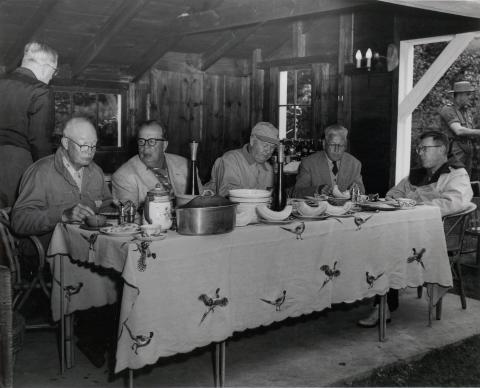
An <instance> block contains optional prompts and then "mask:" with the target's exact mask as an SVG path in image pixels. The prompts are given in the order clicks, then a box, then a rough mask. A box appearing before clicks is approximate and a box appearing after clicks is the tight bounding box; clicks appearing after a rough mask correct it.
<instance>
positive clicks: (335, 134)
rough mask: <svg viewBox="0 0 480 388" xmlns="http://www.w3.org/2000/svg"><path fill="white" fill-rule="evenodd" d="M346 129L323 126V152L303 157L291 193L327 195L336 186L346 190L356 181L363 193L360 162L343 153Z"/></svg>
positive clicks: (296, 194) (302, 195)
mask: <svg viewBox="0 0 480 388" xmlns="http://www.w3.org/2000/svg"><path fill="white" fill-rule="evenodd" d="M347 136H348V130H347V128H345V127H342V126H341V125H339V124H334V125H330V126H328V127H327V128H325V139H324V140H323V142H322V144H323V151H319V152H315V153H314V154H312V155H310V156H308V157H306V158H305V159H303V160H302V162H301V163H300V167H299V168H298V175H297V182H296V184H295V191H294V195H295V196H296V197H305V196H306V195H311V196H313V195H315V194H327V195H328V194H330V193H331V192H332V188H333V187H334V186H335V185H337V186H338V189H339V190H340V191H345V190H348V189H350V187H351V186H352V185H353V184H354V183H356V184H357V185H358V186H359V188H360V191H361V193H362V194H363V193H365V187H364V185H363V181H362V175H361V170H362V164H361V163H360V161H359V160H358V159H356V158H355V157H353V156H352V155H350V154H349V153H348V152H345V148H346V147H347Z"/></svg>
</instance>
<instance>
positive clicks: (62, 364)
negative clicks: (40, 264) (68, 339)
mask: <svg viewBox="0 0 480 388" xmlns="http://www.w3.org/2000/svg"><path fill="white" fill-rule="evenodd" d="M58 257H59V260H60V374H62V375H63V374H64V373H65V306H64V299H63V297H64V295H63V283H64V280H63V259H62V257H61V256H58Z"/></svg>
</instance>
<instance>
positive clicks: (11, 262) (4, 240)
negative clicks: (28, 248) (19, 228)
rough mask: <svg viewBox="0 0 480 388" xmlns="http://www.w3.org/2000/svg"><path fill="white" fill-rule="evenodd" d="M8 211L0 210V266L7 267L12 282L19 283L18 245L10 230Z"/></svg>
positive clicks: (7, 209) (6, 209)
mask: <svg viewBox="0 0 480 388" xmlns="http://www.w3.org/2000/svg"><path fill="white" fill-rule="evenodd" d="M10 209H11V208H3V209H0V265H4V266H7V267H8V268H9V269H10V272H11V274H12V281H13V282H14V283H15V282H17V281H19V280H20V279H19V276H20V273H19V272H18V268H19V266H20V265H19V253H18V249H17V248H18V245H17V244H16V240H15V238H14V237H13V235H12V233H11V229H10Z"/></svg>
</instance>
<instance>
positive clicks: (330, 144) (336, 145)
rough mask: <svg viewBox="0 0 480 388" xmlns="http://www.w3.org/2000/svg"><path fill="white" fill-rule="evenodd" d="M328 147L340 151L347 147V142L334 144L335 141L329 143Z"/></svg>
mask: <svg viewBox="0 0 480 388" xmlns="http://www.w3.org/2000/svg"><path fill="white" fill-rule="evenodd" d="M327 147H328V148H330V149H331V150H333V151H334V152H338V151H340V150H344V149H345V147H346V146H345V144H333V143H327Z"/></svg>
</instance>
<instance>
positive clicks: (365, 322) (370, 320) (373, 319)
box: [357, 305, 392, 327]
mask: <svg viewBox="0 0 480 388" xmlns="http://www.w3.org/2000/svg"><path fill="white" fill-rule="evenodd" d="M390 322H392V318H391V317H390V310H389V309H388V308H387V323H390ZM357 325H358V326H361V327H375V326H377V325H378V305H377V306H375V307H374V308H373V309H372V311H371V312H370V314H369V315H368V317H366V318H364V319H360V320H359V321H358V322H357Z"/></svg>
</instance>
